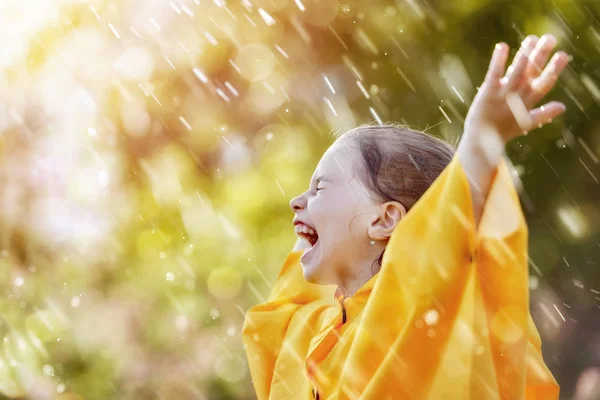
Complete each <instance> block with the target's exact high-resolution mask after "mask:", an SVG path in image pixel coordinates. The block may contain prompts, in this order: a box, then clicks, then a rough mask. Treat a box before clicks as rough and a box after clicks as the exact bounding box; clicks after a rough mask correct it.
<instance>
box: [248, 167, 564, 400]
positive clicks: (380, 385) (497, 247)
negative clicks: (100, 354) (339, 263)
mask: <svg viewBox="0 0 600 400" xmlns="http://www.w3.org/2000/svg"><path fill="white" fill-rule="evenodd" d="M527 240H528V231H527V225H526V223H525V220H524V217H523V214H522V211H521V207H520V203H519V198H518V194H517V193H516V191H515V189H514V186H513V184H512V181H511V178H510V175H509V172H508V169H507V167H506V165H505V163H504V162H502V163H501V164H500V165H499V166H498V169H497V170H496V173H495V175H494V179H493V182H492V186H491V189H490V192H489V195H488V198H487V200H486V204H485V207H484V210H483V215H482V218H481V221H480V223H479V226H478V227H477V228H476V227H475V222H474V218H473V209H472V203H471V194H470V188H469V183H468V180H467V178H466V175H465V173H464V170H463V168H462V166H461V164H460V162H459V161H458V158H457V157H454V159H453V160H452V162H451V163H450V164H449V165H448V166H447V167H446V169H445V170H444V171H443V172H442V174H441V175H440V176H439V177H438V179H437V180H436V181H435V182H434V183H433V185H432V186H431V187H430V188H429V189H428V191H427V192H426V193H425V194H424V195H423V196H422V198H421V199H420V200H419V201H418V202H417V203H416V204H415V205H414V206H413V208H412V209H411V211H410V212H409V213H408V214H407V215H406V216H405V218H404V219H403V220H402V221H401V222H400V223H399V224H398V225H397V227H396V228H395V230H394V232H393V234H392V237H391V238H390V241H389V243H388V245H387V249H386V252H385V255H384V258H383V264H382V268H381V270H380V271H379V272H378V273H377V274H376V275H375V276H373V277H372V278H371V279H370V280H369V281H368V282H367V283H366V284H365V285H364V286H363V287H362V288H361V289H359V290H358V291H357V292H356V293H355V294H354V295H353V296H351V297H348V298H343V297H341V296H340V297H338V298H335V293H336V291H335V287H334V286H320V285H315V284H311V283H308V282H306V281H305V280H304V278H303V275H302V267H301V265H300V263H299V258H300V256H301V253H302V252H300V251H297V252H292V253H290V254H289V256H288V257H287V259H286V261H285V263H284V265H283V268H282V269H281V272H280V273H279V275H278V277H277V281H276V283H275V286H274V288H273V290H272V292H271V295H270V297H269V299H268V301H267V302H265V303H263V304H259V305H256V306H254V307H252V308H251V309H250V310H249V311H248V312H247V314H246V319H245V322H244V328H243V339H244V345H245V348H246V354H247V358H248V363H249V367H250V372H251V375H252V380H253V383H254V388H255V390H256V395H257V398H258V400H266V399H273V400H283V399H285V400H292V399H299V400H308V399H315V398H318V399H320V400H328V399H362V400H386V399H432V400H436V399H449V400H460V399H465V400H466V399H468V400H488V399H489V400H492V399H506V400H516V399H527V400H542V399H543V400H553V399H558V395H559V387H558V385H557V383H556V381H555V379H554V377H553V376H552V374H551V373H550V371H549V370H548V369H547V367H546V365H545V364H544V361H543V359H542V354H541V342H540V337H539V334H538V332H537V329H536V327H535V325H534V323H533V320H532V319H531V316H530V314H529V304H528V303H529V292H528V268H527V266H528V264H527Z"/></svg>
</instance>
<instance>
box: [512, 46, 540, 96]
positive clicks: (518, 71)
mask: <svg viewBox="0 0 600 400" xmlns="http://www.w3.org/2000/svg"><path fill="white" fill-rule="evenodd" d="M536 43H537V37H536V36H534V35H530V36H527V38H525V40H524V41H523V44H522V45H521V48H520V49H519V51H518V52H517V55H516V56H515V58H514V60H513V63H512V64H511V67H512V72H511V74H510V76H507V77H505V82H506V85H507V87H508V89H510V90H516V89H517V88H518V87H519V86H520V85H521V82H522V81H523V73H524V72H525V68H527V64H528V63H529V55H530V54H531V51H532V50H533V48H534V47H535V44H536Z"/></svg>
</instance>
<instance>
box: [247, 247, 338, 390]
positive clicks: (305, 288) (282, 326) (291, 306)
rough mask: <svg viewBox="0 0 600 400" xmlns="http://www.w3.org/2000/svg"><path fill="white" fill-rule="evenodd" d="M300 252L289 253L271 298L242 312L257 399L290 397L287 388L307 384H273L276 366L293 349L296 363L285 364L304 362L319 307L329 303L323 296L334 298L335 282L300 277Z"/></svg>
mask: <svg viewBox="0 0 600 400" xmlns="http://www.w3.org/2000/svg"><path fill="white" fill-rule="evenodd" d="M302 253H303V251H302V250H299V251H292V252H291V253H289V255H288V256H287V258H286V260H285V262H284V264H283V266H282V268H281V270H280V272H279V274H278V276H277V279H276V281H275V285H274V286H273V288H272V290H271V293H270V295H269V298H268V299H267V300H266V301H264V302H262V303H260V304H258V305H255V306H253V307H251V308H250V309H249V310H248V311H247V313H246V315H245V319H244V326H243V328H242V339H243V342H244V347H245V350H246V356H247V359H248V365H249V368H250V374H251V376H252V381H253V383H254V388H255V390H256V395H257V398H258V400H262V399H267V398H269V397H270V398H289V392H290V391H291V390H301V386H306V385H307V381H306V379H304V380H303V381H300V382H286V380H277V379H276V380H275V381H280V382H282V384H283V385H289V387H281V388H279V387H273V385H272V382H273V374H274V371H275V370H276V368H275V366H276V363H278V362H283V361H281V359H280V358H279V355H280V353H282V352H290V351H293V352H297V353H298V354H297V365H290V366H286V367H287V368H291V369H294V368H303V367H304V357H305V355H306V351H307V349H308V345H309V343H310V340H311V339H312V337H313V336H314V334H315V333H316V330H317V327H318V326H319V324H320V323H321V320H322V318H323V316H322V313H321V311H323V310H325V309H326V308H327V307H326V303H327V301H326V299H329V303H331V302H332V299H333V293H334V290H335V289H334V288H333V287H331V286H321V285H316V284H312V283H309V282H307V281H306V280H305V279H304V276H303V272H302V266H301V265H300V256H301V255H302ZM283 359H285V360H290V359H296V357H283ZM279 367H280V369H281V366H279ZM284 369H285V368H284ZM292 388H293V389H292ZM278 390H281V392H282V393H283V394H282V395H281V396H279V397H278V396H277V395H276V394H275V393H274V392H277V391H278ZM305 390H306V391H307V390H308V387H306V388H305Z"/></svg>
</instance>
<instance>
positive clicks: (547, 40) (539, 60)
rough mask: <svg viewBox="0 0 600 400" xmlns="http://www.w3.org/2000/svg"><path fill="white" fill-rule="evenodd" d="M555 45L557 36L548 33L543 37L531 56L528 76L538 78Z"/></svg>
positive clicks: (527, 71)
mask: <svg viewBox="0 0 600 400" xmlns="http://www.w3.org/2000/svg"><path fill="white" fill-rule="evenodd" d="M554 47H556V38H555V37H554V36H553V35H550V34H546V35H544V36H542V37H541V39H540V40H539V41H538V43H537V45H536V46H535V48H534V49H533V51H532V52H531V56H530V57H529V65H528V66H527V70H526V72H525V74H526V76H528V77H531V78H536V77H538V76H539V75H540V73H541V72H542V70H543V69H544V65H546V62H547V61H548V57H550V53H551V52H552V50H554Z"/></svg>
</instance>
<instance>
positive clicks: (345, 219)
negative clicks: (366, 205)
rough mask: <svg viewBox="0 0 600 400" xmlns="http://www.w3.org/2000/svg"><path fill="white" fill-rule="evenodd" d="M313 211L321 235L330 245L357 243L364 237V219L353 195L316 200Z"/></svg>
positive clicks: (312, 214)
mask: <svg viewBox="0 0 600 400" xmlns="http://www.w3.org/2000/svg"><path fill="white" fill-rule="evenodd" d="M320 200H322V201H320ZM312 211H313V212H314V213H311V217H313V218H314V220H313V221H314V222H315V226H316V228H317V231H318V232H319V235H320V236H322V237H323V238H324V239H325V241H326V242H327V243H329V244H330V245H333V244H334V243H345V244H347V243H349V242H356V240H357V239H358V238H360V237H362V236H363V235H364V232H363V231H364V221H363V220H364V217H362V216H361V211H360V207H359V204H358V201H357V199H356V198H355V195H353V194H344V195H339V196H335V197H334V196H332V198H328V199H325V198H322V199H315V203H314V209H313V210H312Z"/></svg>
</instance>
